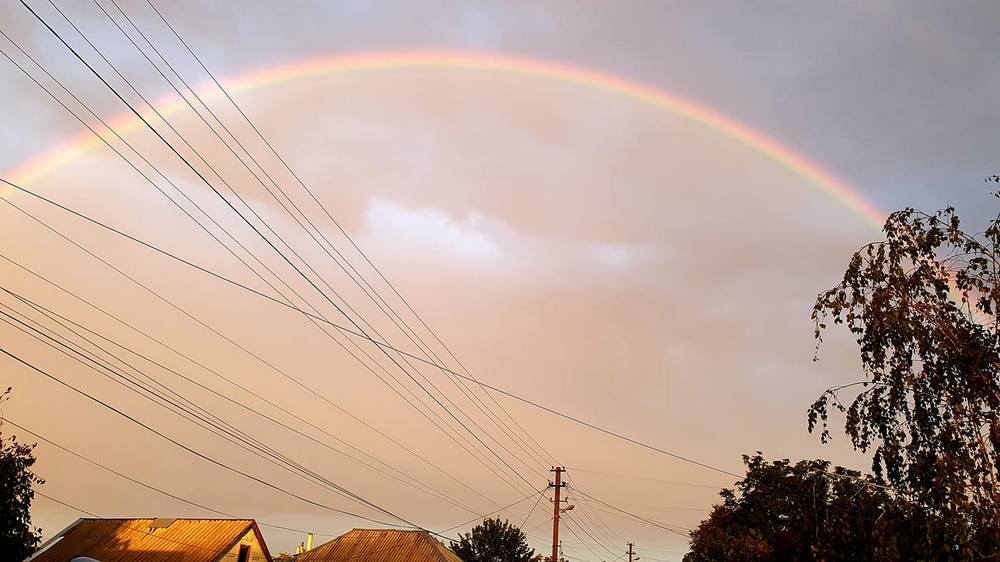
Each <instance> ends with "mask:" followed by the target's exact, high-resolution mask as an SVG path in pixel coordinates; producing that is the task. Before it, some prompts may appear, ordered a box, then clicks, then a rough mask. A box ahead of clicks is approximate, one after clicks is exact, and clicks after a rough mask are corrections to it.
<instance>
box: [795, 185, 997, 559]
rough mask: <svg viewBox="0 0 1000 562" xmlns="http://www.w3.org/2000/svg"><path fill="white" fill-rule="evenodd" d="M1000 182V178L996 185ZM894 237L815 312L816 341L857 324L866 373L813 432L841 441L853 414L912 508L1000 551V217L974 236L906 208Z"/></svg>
mask: <svg viewBox="0 0 1000 562" xmlns="http://www.w3.org/2000/svg"><path fill="white" fill-rule="evenodd" d="M994 181H995V180H994ZM884 232H885V240H884V241H882V242H877V243H873V244H869V245H867V246H865V247H863V248H862V249H860V250H859V251H858V252H856V253H855V254H854V256H853V257H852V258H851V260H850V262H849V264H848V266H847V271H846V272H845V274H844V278H843V280H842V281H841V282H840V283H839V284H838V285H836V286H835V287H833V288H832V289H830V290H828V291H826V292H824V293H821V294H820V295H819V297H818V299H817V302H816V305H815V308H814V310H813V320H814V322H815V325H816V338H817V341H818V343H821V342H822V336H823V333H824V331H825V330H826V329H827V326H828V324H830V323H831V322H832V323H833V324H842V325H845V326H846V327H847V328H848V329H849V330H850V332H851V333H852V334H853V335H854V336H855V338H856V340H857V344H858V346H859V348H860V356H861V364H862V367H863V374H864V378H863V379H862V380H858V381H854V382H850V383H848V384H844V385H841V386H838V387H835V388H832V389H829V390H827V391H826V392H825V393H824V394H823V395H822V396H821V397H820V398H819V399H818V400H817V401H816V402H815V403H814V404H813V405H812V406H811V407H810V409H809V412H808V417H809V430H810V431H814V430H815V429H816V428H817V427H818V426H821V427H822V431H821V438H822V439H823V440H824V441H826V440H827V439H828V438H829V437H830V432H829V427H828V421H829V414H830V413H831V411H839V412H842V413H844V414H846V422H845V430H846V432H847V435H848V436H849V437H850V439H851V442H852V443H853V445H854V446H855V447H856V448H858V449H860V450H862V451H869V450H874V456H873V463H872V468H873V470H874V472H875V475H876V477H877V478H878V479H879V481H880V482H885V483H888V484H889V485H891V486H892V487H893V488H894V489H895V490H896V491H897V493H898V494H899V495H900V497H902V498H903V499H905V500H906V501H909V502H912V503H913V504H914V505H916V506H918V507H919V508H920V509H922V510H923V511H924V512H925V513H926V514H927V516H928V517H929V518H931V519H933V520H936V521H939V522H941V524H942V525H944V528H936V529H933V530H929V533H935V532H936V533H944V534H945V536H947V537H948V540H950V541H952V542H954V543H955V544H960V545H964V546H965V547H966V549H967V552H968V556H969V557H970V558H975V557H986V556H989V555H996V554H998V553H1000V546H998V543H1000V541H998V539H997V535H998V525H1000V510H998V500H1000V488H998V482H997V477H998V473H997V469H998V454H1000V417H998V415H1000V410H998V407H1000V340H998V327H1000V325H998V322H1000V317H998V315H997V310H998V305H1000V217H998V219H994V220H992V221H991V222H990V223H989V224H988V226H987V228H986V229H985V230H983V231H982V232H976V233H970V232H967V231H966V230H963V228H962V226H961V222H960V220H959V217H958V215H957V213H956V212H955V210H954V209H953V208H950V207H949V208H947V209H944V210H942V211H938V212H937V213H934V214H928V213H924V212H921V211H918V210H915V209H906V210H903V211H899V212H897V213H894V214H892V215H891V216H890V217H889V218H888V220H887V221H886V223H885V230H884Z"/></svg>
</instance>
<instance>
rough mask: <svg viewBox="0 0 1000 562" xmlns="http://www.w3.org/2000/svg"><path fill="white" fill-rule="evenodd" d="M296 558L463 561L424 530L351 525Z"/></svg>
mask: <svg viewBox="0 0 1000 562" xmlns="http://www.w3.org/2000/svg"><path fill="white" fill-rule="evenodd" d="M295 560H296V562H320V561H323V562H403V561H405V562H462V560H461V559H460V558H459V557H458V556H457V555H456V554H455V553H454V552H452V551H451V550H449V549H448V547H446V546H445V545H443V544H441V543H440V542H439V541H438V540H437V539H435V538H434V537H432V536H431V535H430V534H429V533H428V532H427V531H400V530H395V529H354V530H353V531H351V532H349V533H347V534H344V535H341V536H339V537H337V538H335V539H333V540H332V541H330V542H328V543H324V544H321V545H320V546H318V547H316V548H314V549H312V550H310V551H309V552H305V553H302V554H300V555H299V556H298V557H297V558H296V559H295Z"/></svg>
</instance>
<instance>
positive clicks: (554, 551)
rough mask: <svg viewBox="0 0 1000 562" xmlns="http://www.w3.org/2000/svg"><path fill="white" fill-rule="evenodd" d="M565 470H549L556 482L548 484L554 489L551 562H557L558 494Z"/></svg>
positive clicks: (559, 468) (563, 468)
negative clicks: (553, 474)
mask: <svg viewBox="0 0 1000 562" xmlns="http://www.w3.org/2000/svg"><path fill="white" fill-rule="evenodd" d="M564 470H566V468H565V467H562V466H557V467H555V468H553V469H552V470H551V472H555V473H556V481H555V482H554V483H553V482H549V486H552V487H554V488H555V489H556V492H555V495H554V497H553V498H552V558H551V562H559V511H560V509H559V508H560V505H561V504H560V503H559V502H560V500H559V492H560V491H561V490H562V487H563V486H565V484H563V482H562V473H563V471H564Z"/></svg>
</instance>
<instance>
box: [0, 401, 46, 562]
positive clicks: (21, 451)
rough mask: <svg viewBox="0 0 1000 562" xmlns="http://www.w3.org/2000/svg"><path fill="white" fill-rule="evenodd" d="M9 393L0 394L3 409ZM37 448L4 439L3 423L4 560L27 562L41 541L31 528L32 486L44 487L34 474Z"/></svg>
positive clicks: (0, 495) (0, 498)
mask: <svg viewBox="0 0 1000 562" xmlns="http://www.w3.org/2000/svg"><path fill="white" fill-rule="evenodd" d="M10 391H11V389H10V388H8V389H7V390H6V391H4V392H3V393H2V394H0V405H2V404H3V403H4V402H5V401H7V400H8V399H9V398H10ZM34 448H35V446H34V445H24V444H22V443H18V442H17V440H16V439H15V438H14V437H4V436H3V423H2V420H0V553H4V556H3V558H4V559H5V560H6V559H9V560H23V559H25V558H27V557H28V556H29V555H30V554H31V553H33V552H34V551H35V548H36V547H37V546H38V542H39V541H40V540H41V532H40V530H39V529H32V527H31V514H30V512H29V510H30V508H31V500H32V499H33V498H34V497H35V493H34V491H33V490H32V489H31V487H32V485H33V484H43V483H44V481H43V480H42V479H41V478H39V477H38V476H37V475H35V473H33V472H32V471H31V467H32V465H34V464H35V457H34V455H33V454H32V450H33V449H34ZM8 556H9V558H7V557H8Z"/></svg>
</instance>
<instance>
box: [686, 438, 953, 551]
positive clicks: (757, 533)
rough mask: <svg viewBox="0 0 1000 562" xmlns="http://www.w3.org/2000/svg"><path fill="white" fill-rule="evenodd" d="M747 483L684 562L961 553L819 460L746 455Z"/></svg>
mask: <svg viewBox="0 0 1000 562" xmlns="http://www.w3.org/2000/svg"><path fill="white" fill-rule="evenodd" d="M743 461H744V463H745V464H746V466H747V473H746V477H745V478H743V479H742V480H741V481H739V482H738V483H737V484H736V486H735V487H734V488H732V489H724V490H723V491H722V492H721V493H720V495H721V497H722V503H720V504H718V505H716V506H715V507H714V508H713V509H712V512H711V513H710V514H709V516H708V518H707V519H705V520H704V521H703V522H702V523H701V524H700V525H699V526H698V528H697V529H695V530H694V531H693V532H692V533H691V547H690V548H691V551H690V552H689V553H688V554H687V555H686V556H685V557H684V562H723V561H726V562H758V561H760V562H762V561H765V560H767V561H775V562H805V561H814V560H822V561H825V562H839V561H844V562H848V561H850V562H866V561H872V562H876V561H877V562H890V561H891V562H897V561H915V560H949V559H954V558H956V557H958V556H960V554H961V552H960V551H958V550H956V549H954V548H951V547H950V546H948V545H944V544H942V543H940V542H937V543H934V544H928V543H927V542H926V541H921V540H913V538H914V537H917V538H918V539H919V538H920V537H923V535H924V533H923V529H924V527H925V526H926V523H927V521H925V520H924V519H922V518H920V516H919V514H917V513H916V512H914V511H913V510H912V509H910V507H909V506H908V504H906V503H905V502H903V501H901V500H899V499H898V498H896V497H894V496H893V495H892V494H891V493H890V492H889V491H888V490H887V489H886V488H885V487H883V486H880V485H879V484H878V483H877V482H876V481H875V479H874V478H873V477H871V476H863V475H862V474H861V473H859V472H857V471H852V470H848V469H845V468H843V467H834V468H832V469H831V467H830V463H829V462H827V461H823V460H804V461H800V462H798V463H795V464H792V463H791V462H790V461H788V460H787V459H785V460H780V461H773V462H768V461H767V460H765V459H764V457H763V456H762V455H761V454H760V453H757V454H756V455H754V456H752V457H748V456H744V457H743Z"/></svg>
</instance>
